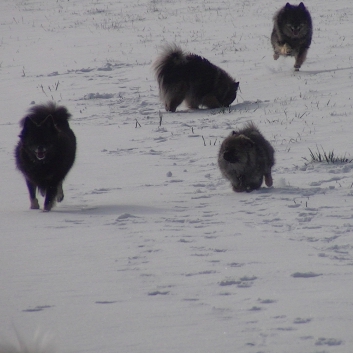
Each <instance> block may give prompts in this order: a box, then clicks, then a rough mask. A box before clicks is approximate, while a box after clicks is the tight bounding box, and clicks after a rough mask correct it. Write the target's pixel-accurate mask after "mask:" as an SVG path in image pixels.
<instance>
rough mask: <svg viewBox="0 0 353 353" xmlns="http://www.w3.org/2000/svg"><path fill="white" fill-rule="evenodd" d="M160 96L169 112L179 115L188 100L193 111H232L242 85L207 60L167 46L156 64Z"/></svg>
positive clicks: (155, 70) (154, 68)
mask: <svg viewBox="0 0 353 353" xmlns="http://www.w3.org/2000/svg"><path fill="white" fill-rule="evenodd" d="M153 70H154V72H155V74H156V78H157V81H158V85H159V95H160V98H161V100H162V101H163V102H164V105H165V109H166V110H167V111H171V112H175V110H176V108H177V107H178V106H179V105H180V104H181V103H182V102H183V101H184V100H185V102H186V104H187V106H188V107H189V108H191V109H198V108H199V107H200V106H204V107H207V108H210V109H212V108H221V107H229V106H230V104H231V103H232V102H233V101H234V99H235V98H236V96H237V90H238V87H239V82H235V80H234V79H233V78H232V77H230V76H229V75H228V74H227V73H226V72H225V71H224V70H222V69H221V68H219V67H218V66H216V65H214V64H212V63H211V62H209V61H208V60H207V59H205V58H203V57H201V56H199V55H196V54H188V53H184V52H183V50H182V49H181V48H179V47H178V46H177V45H175V44H171V45H166V46H165V47H164V49H163V51H162V53H161V55H160V56H159V57H158V58H157V60H156V61H155V63H154V64H153Z"/></svg>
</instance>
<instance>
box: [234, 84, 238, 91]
mask: <svg viewBox="0 0 353 353" xmlns="http://www.w3.org/2000/svg"><path fill="white" fill-rule="evenodd" d="M234 88H235V90H236V91H237V90H238V88H239V82H234Z"/></svg>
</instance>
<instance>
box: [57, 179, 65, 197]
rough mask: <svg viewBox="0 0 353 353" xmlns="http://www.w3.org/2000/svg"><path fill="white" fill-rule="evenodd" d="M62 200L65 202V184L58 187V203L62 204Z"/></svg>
mask: <svg viewBox="0 0 353 353" xmlns="http://www.w3.org/2000/svg"><path fill="white" fill-rule="evenodd" d="M62 200H64V190H63V183H62V182H61V183H60V184H59V185H58V191H57V194H56V201H58V202H61V201H62Z"/></svg>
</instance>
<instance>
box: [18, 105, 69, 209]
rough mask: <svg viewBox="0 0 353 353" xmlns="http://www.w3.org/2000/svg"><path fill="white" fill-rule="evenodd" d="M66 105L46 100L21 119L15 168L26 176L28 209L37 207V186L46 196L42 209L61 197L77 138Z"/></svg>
mask: <svg viewBox="0 0 353 353" xmlns="http://www.w3.org/2000/svg"><path fill="white" fill-rule="evenodd" d="M70 116H71V114H70V113H69V112H68V111H67V109H66V107H63V106H56V104H55V103H53V102H49V103H47V104H43V105H36V106H33V107H32V108H30V109H29V112H28V114H27V115H26V116H25V117H24V118H23V119H22V120H21V122H20V125H21V127H22V131H21V133H20V135H19V137H20V141H19V142H18V144H17V146H16V148H15V160H16V165H17V168H18V169H19V170H20V171H21V172H22V174H23V176H24V177H25V179H26V184H27V188H28V192H29V198H30V201H31V209H39V203H38V199H37V197H36V191H37V189H38V190H39V191H40V193H41V194H42V196H45V201H44V208H43V209H44V211H50V210H51V209H52V207H53V206H54V204H55V201H58V202H61V201H62V200H63V198H64V192H63V187H62V184H63V180H64V178H65V177H66V175H67V173H68V172H69V170H70V169H71V167H72V165H73V164H74V161H75V155H76V137H75V135H74V133H73V131H72V130H71V129H70V126H69V122H68V120H69V118H70Z"/></svg>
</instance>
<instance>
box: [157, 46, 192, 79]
mask: <svg viewBox="0 0 353 353" xmlns="http://www.w3.org/2000/svg"><path fill="white" fill-rule="evenodd" d="M186 62H187V59H186V54H185V53H184V52H183V50H182V49H181V48H180V47H178V46H177V45H176V44H166V45H165V46H164V47H163V49H162V52H161V54H160V55H159V57H158V58H157V59H156V61H155V62H154V64H153V66H152V68H153V70H154V72H155V75H156V78H157V81H158V83H159V84H161V83H163V81H164V80H168V78H169V79H170V78H171V76H175V74H174V73H175V72H176V71H177V70H178V69H180V68H181V67H182V66H183V65H185V64H186Z"/></svg>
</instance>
